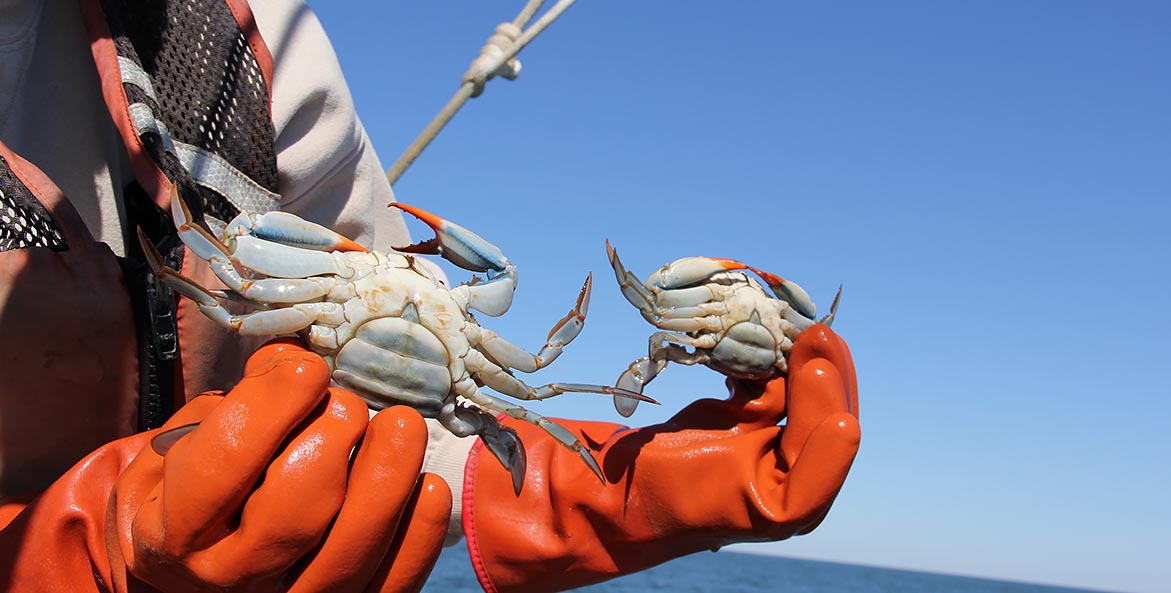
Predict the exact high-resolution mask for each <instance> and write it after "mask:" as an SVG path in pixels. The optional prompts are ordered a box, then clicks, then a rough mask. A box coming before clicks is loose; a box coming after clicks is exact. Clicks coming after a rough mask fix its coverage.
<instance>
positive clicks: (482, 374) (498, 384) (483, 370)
mask: <svg viewBox="0 0 1171 593" xmlns="http://www.w3.org/2000/svg"><path fill="white" fill-rule="evenodd" d="M464 364H465V365H466V366H467V369H468V371H469V372H471V373H472V374H474V375H475V376H476V378H477V379H479V380H481V381H482V382H483V383H484V384H485V385H487V386H488V387H491V388H492V389H495V390H496V391H499V392H500V393H503V394H505V395H508V396H511V397H515V398H516V399H523V400H541V399H549V398H551V397H555V396H558V395H561V394H562V393H597V394H601V395H613V396H615V397H622V398H630V399H634V400H638V401H644V402H649V403H652V404H657V403H659V402H657V401H655V400H654V399H653V398H650V397H647V396H645V395H643V394H641V393H636V392H634V391H628V390H626V389H619V388H617V387H611V386H609V385H593V384H589V383H548V384H546V385H541V386H540V387H533V386H531V385H529V384H527V383H525V382H524V381H521V380H520V379H517V378H516V377H514V376H513V375H511V374H509V373H508V372H507V371H505V370H504V369H502V368H500V367H499V366H497V365H496V364H495V363H493V362H492V361H490V360H488V359H487V358H485V357H484V355H483V354H480V352H479V351H477V350H474V349H473V350H469V351H468V353H467V354H466V355H465V356H464Z"/></svg>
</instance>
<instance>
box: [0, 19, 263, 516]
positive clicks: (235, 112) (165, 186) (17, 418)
mask: <svg viewBox="0 0 1171 593" xmlns="http://www.w3.org/2000/svg"><path fill="white" fill-rule="evenodd" d="M81 10H82V14H83V18H84V21H85V25H86V29H87V30H88V33H89V37H90V47H91V49H92V53H93V57H94V62H95V64H96V66H97V69H98V72H99V77H100V80H101V86H102V95H103V97H104V99H105V102H106V105H107V108H108V109H109V112H110V116H111V117H112V119H113V121H114V124H115V127H116V128H117V129H118V133H119V135H120V136H121V138H122V140H123V143H124V144H125V146H126V149H127V152H128V154H129V155H130V159H131V163H132V165H133V167H134V173H135V176H136V178H137V181H136V182H135V183H132V184H131V185H130V186H128V187H126V188H124V191H123V201H124V208H125V212H126V219H125V225H124V226H125V227H126V228H124V232H125V233H126V234H127V237H134V236H135V235H136V234H137V232H138V229H142V231H143V232H144V233H145V234H146V236H147V237H148V240H150V241H151V242H152V243H154V244H155V245H156V246H158V247H159V248H160V250H161V251H162V252H163V254H164V257H165V260H166V263H167V264H168V265H170V266H171V267H173V268H175V269H179V270H181V272H182V273H183V275H185V276H188V277H190V278H193V279H195V280H196V281H197V282H199V283H201V284H202V285H204V286H207V287H211V288H218V287H220V286H221V285H220V283H219V282H218V280H216V279H215V276H214V274H212V273H211V272H210V270H209V269H208V267H207V265H206V262H203V261H202V260H200V259H199V258H197V257H193V256H192V257H188V256H187V253H186V252H185V248H184V247H183V245H182V243H181V242H180V241H179V240H178V238H177V236H176V235H175V232H174V228H173V225H172V222H171V220H170V215H169V209H170V197H169V195H170V188H171V187H172V185H175V186H177V187H178V189H179V193H180V195H182V196H183V198H184V199H185V200H186V201H187V203H188V204H189V206H190V207H191V208H192V209H193V211H194V214H195V217H196V219H197V220H198V219H200V218H202V219H203V220H204V221H205V222H206V223H207V224H208V225H209V226H211V227H212V228H213V229H214V228H216V227H217V226H220V225H222V224H223V222H224V221H227V220H230V219H231V218H232V217H234V216H235V215H236V214H238V213H239V212H240V211H241V210H247V211H251V212H267V211H272V210H276V209H279V202H278V196H277V194H276V184H277V169H276V156H275V150H274V145H273V136H274V132H273V126H272V120H271V115H270V101H271V95H270V89H271V81H272V57H271V55H270V54H269V51H268V49H267V47H266V46H265V45H264V42H263V40H262V39H261V38H260V34H259V32H258V31H257V29H256V26H255V23H254V21H253V18H252V13H251V10H250V9H249V8H248V6H247V3H246V2H245V0H184V1H182V2H180V1H176V0H168V1H155V2H140V1H134V0H82V1H81ZM2 140H3V139H2V138H0V336H2V339H0V496H6V495H13V494H20V493H25V492H34V491H38V490H40V489H43V488H44V487H45V486H47V485H48V484H49V483H51V482H52V481H53V480H54V479H56V477H57V476H59V475H61V474H62V473H63V472H65V471H66V470H67V469H68V468H69V467H70V466H72V465H73V464H74V463H75V462H76V461H77V460H79V459H81V458H82V457H83V456H85V455H86V454H88V453H89V452H91V451H92V450H94V449H96V448H97V447H99V446H101V445H103V444H105V443H107V442H109V441H112V440H114V439H117V438H120V437H123V436H126V435H129V434H132V433H134V432H136V431H140V430H147V429H150V428H154V427H157V426H160V425H162V423H163V422H165V421H166V419H167V418H168V417H170V415H171V413H172V412H173V411H174V409H175V407H176V406H180V405H182V404H183V403H184V402H185V401H186V400H187V399H189V398H190V397H194V396H195V395H198V394H199V393H202V392H204V391H208V390H214V389H227V388H229V387H231V386H232V385H233V384H234V383H235V382H236V380H237V379H238V378H239V377H240V375H241V374H242V370H243V364H244V360H245V358H246V357H247V355H248V354H249V353H251V351H252V350H253V349H255V347H256V346H257V345H258V343H259V339H253V340H251V341H250V340H244V339H241V337H240V336H238V335H235V334H231V333H230V332H228V331H227V330H224V329H222V328H219V327H218V326H215V325H214V324H212V323H210V322H209V321H208V320H207V319H206V318H205V317H203V316H202V315H201V314H199V312H198V309H197V308H196V307H195V306H194V304H193V303H191V302H190V301H188V300H186V299H182V300H180V299H177V298H176V295H174V293H173V292H171V290H170V289H168V288H167V287H166V286H164V285H163V284H162V283H161V282H158V281H157V279H156V278H155V277H154V275H153V274H152V273H151V272H150V269H149V267H148V266H147V265H146V264H145V262H144V259H143V256H142V252H141V248H140V247H139V246H138V242H137V239H132V240H127V241H126V245H127V255H126V257H116V256H115V255H114V254H113V252H112V251H111V250H110V249H109V247H107V246H106V245H105V244H102V243H98V242H96V241H95V240H94V238H93V237H92V235H91V234H90V233H89V231H88V229H87V228H86V226H85V224H84V222H83V221H82V219H81V217H80V216H79V215H78V213H77V211H76V210H75V209H74V207H73V206H72V205H71V204H70V202H69V199H68V197H67V196H65V195H63V194H62V192H61V191H60V189H58V188H57V186H56V185H55V184H53V182H52V181H51V180H50V179H48V177H47V176H46V175H45V174H44V173H42V172H41V171H40V170H39V169H38V168H37V167H36V166H35V164H33V163H29V162H28V161H26V160H24V159H22V158H21V157H20V156H19V155H17V154H15V153H14V152H13V151H11V150H9V149H8V147H7V146H5V145H4V144H3V143H2Z"/></svg>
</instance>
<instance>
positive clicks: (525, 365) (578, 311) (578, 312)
mask: <svg viewBox="0 0 1171 593" xmlns="http://www.w3.org/2000/svg"><path fill="white" fill-rule="evenodd" d="M592 286H593V274H590V275H589V276H586V281H585V285H584V286H582V287H581V292H580V293H579V294H578V296H577V303H576V304H575V305H574V307H573V309H571V310H570V311H569V313H567V314H566V315H565V317H562V318H561V320H560V321H558V322H557V323H556V325H554V326H553V329H551V330H549V337H548V338H547V340H546V342H545V345H544V346H542V347H541V350H540V351H539V352H538V353H537V354H531V353H529V352H528V351H526V350H525V349H523V348H521V347H520V346H517V345H515V344H513V343H512V342H509V341H507V340H505V339H504V338H501V337H500V336H499V335H497V334H496V332H493V331H491V330H488V329H485V328H483V327H480V326H478V325H468V327H467V329H465V331H464V333H465V334H467V336H468V340H469V341H470V342H471V343H472V344H473V345H477V346H480V347H481V349H482V350H483V351H484V352H486V353H487V354H488V356H490V357H491V358H492V359H493V360H494V361H496V362H498V363H500V364H502V365H504V366H505V367H507V368H510V369H516V370H518V371H521V372H525V373H533V372H536V371H538V370H540V369H542V368H545V367H546V366H548V365H549V364H550V363H552V362H553V361H554V360H557V357H558V356H561V351H562V349H564V348H565V345H566V344H569V343H570V342H572V341H573V339H574V338H576V337H577V335H578V334H579V333H581V328H582V327H583V326H584V325H585V318H586V312H588V311H589V307H590V289H591V288H592Z"/></svg>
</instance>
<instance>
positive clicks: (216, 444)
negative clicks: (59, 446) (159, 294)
mask: <svg viewBox="0 0 1171 593" xmlns="http://www.w3.org/2000/svg"><path fill="white" fill-rule="evenodd" d="M328 381H329V369H328V367H327V366H326V364H325V362H324V361H323V360H322V359H321V358H320V357H318V356H316V355H314V354H311V353H309V352H307V351H306V350H305V349H304V348H303V347H302V346H301V345H300V344H299V343H297V342H295V341H289V340H285V341H277V342H272V343H269V344H267V345H265V346H264V347H262V348H261V349H260V350H258V351H257V352H256V354H254V355H253V356H252V357H251V359H250V360H249V362H248V366H247V368H246V371H245V377H244V379H242V380H241V381H240V383H239V384H238V385H237V386H236V387H235V388H234V389H233V390H232V391H231V392H230V393H229V394H228V395H227V396H225V397H221V396H217V395H205V396H201V397H199V398H196V399H194V400H192V401H191V402H190V403H189V404H188V405H186V406H185V407H183V408H182V409H181V410H180V411H179V412H178V413H177V414H176V415H175V417H174V418H172V419H171V421H169V422H168V423H167V425H166V426H164V427H163V428H161V429H159V430H158V431H152V432H149V433H143V434H140V435H136V436H133V437H130V438H127V439H123V440H120V441H115V442H114V443H111V444H109V445H107V446H105V447H102V448H101V449H99V450H98V451H96V452H95V453H93V454H92V455H90V456H89V457H87V458H86V459H84V460H82V461H81V462H80V463H79V464H78V465H77V466H75V467H74V468H73V469H72V470H70V471H69V472H68V473H67V474H66V475H65V476H64V477H62V478H61V479H60V480H58V481H57V482H55V483H54V484H53V485H52V486H51V487H50V488H49V489H48V490H47V491H45V492H44V493H43V494H42V495H41V496H40V497H39V498H37V499H36V500H34V501H33V502H32V503H31V504H29V506H28V507H26V508H25V509H24V510H23V512H21V513H20V514H19V515H18V516H17V517H16V518H15V519H13V520H12V522H11V523H9V524H8V525H7V527H5V528H4V529H3V531H0V575H5V576H7V575H11V576H8V580H7V582H6V581H5V580H4V577H3V576H0V590H4V591H16V592H23V591H36V590H46V591H65V590H69V591H87V590H88V591H99V590H100V591H106V590H113V591H117V592H126V591H150V590H153V589H152V586H153V587H155V588H158V589H160V590H163V591H167V592H171V591H207V590H213V589H214V590H221V589H231V590H233V591H297V592H308V591H363V590H366V591H417V590H419V589H420V588H422V584H423V581H424V580H425V579H426V578H427V576H428V574H429V573H430V571H431V568H432V566H433V565H434V562H435V560H436V558H437V557H438V555H439V551H440V549H441V547H442V542H443V538H444V536H445V535H446V531H447V523H448V519H449V516H450V512H451V492H450V490H449V489H448V487H447V484H446V483H444V482H443V481H442V480H441V479H439V478H437V477H435V476H432V475H429V474H424V475H423V476H422V477H421V478H420V475H419V472H420V469H421V467H422V462H423V452H424V450H425V448H426V442H427V430H426V425H425V424H424V422H423V420H422V418H421V417H420V416H419V414H418V413H417V412H416V411H414V410H412V409H410V408H405V407H397V408H390V409H387V410H384V411H382V412H380V413H379V414H378V415H377V416H375V417H374V418H373V419H372V420H370V419H369V416H368V413H367V410H366V405H365V404H364V403H363V402H362V400H361V399H359V398H358V397H357V396H355V395H354V394H352V393H349V392H347V391H344V390H339V389H329V388H327V386H328ZM195 422H198V423H199V425H198V426H197V427H195V428H194V429H193V430H190V432H189V433H187V434H183V433H184V432H186V431H185V430H180V431H178V432H167V431H168V430H170V429H175V428H177V427H182V426H185V425H189V424H191V423H195ZM180 434H183V436H181V437H178V438H177V440H175V438H176V437H177V435H180ZM159 435H163V436H161V437H160V436H159ZM155 438H157V439H158V440H156V441H155V443H156V445H159V444H160V443H165V444H162V445H159V446H160V448H163V447H169V450H167V451H166V453H165V457H164V456H160V455H159V454H158V453H157V452H155V451H154V450H153V448H152V447H151V445H150V443H151V439H155ZM172 441H173V445H171V444H170V443H171V442H172ZM359 443H360V445H359ZM355 445H359V449H358V451H357V453H356V454H355V455H354V459H353V463H352V466H351V463H350V458H351V451H352V449H353V447H354V446H355Z"/></svg>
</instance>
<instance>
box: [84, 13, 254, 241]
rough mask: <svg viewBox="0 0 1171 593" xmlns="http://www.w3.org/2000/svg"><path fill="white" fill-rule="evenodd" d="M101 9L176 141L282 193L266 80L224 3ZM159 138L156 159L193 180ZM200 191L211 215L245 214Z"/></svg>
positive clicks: (132, 95) (175, 176)
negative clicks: (141, 72)
mask: <svg viewBox="0 0 1171 593" xmlns="http://www.w3.org/2000/svg"><path fill="white" fill-rule="evenodd" d="M101 4H102V8H103V10H104V11H105V13H106V18H107V21H108V23H109V27H110V33H111V35H112V36H113V38H114V45H115V47H116V48H117V51H118V54H119V55H121V56H122V57H124V58H128V59H130V60H133V61H134V62H136V63H138V64H139V65H140V66H141V67H142V69H143V70H144V71H145V72H146V73H147V74H148V75H149V76H150V78H151V82H152V84H153V86H154V90H155V94H156V96H157V99H158V101H157V103H155V102H154V101H149V100H148V101H141V102H144V103H146V104H147V105H149V106H150V107H151V109H152V111H154V114H155V117H156V118H158V119H159V120H161V121H162V122H164V123H165V124H166V126H167V128H168V130H169V131H170V135H171V138H172V139H173V140H175V141H176V142H182V143H184V144H189V145H192V146H196V147H198V148H201V149H204V150H206V151H209V152H212V153H215V154H218V155H219V156H220V157H221V158H223V159H224V160H226V161H227V162H228V163H230V164H231V165H232V166H233V167H235V168H236V169H238V170H239V171H240V172H242V173H244V174H245V175H247V176H248V177H250V178H251V179H252V180H253V181H255V182H256V183H257V184H259V185H260V186H262V187H264V188H265V189H268V190H269V191H273V192H275V191H276V155H275V153H274V149H273V128H272V120H271V115H270V112H269V107H268V92H267V89H266V86H265V82H264V77H263V75H262V74H261V70H260V66H259V64H258V63H257V61H256V57H255V56H254V55H253V54H252V51H251V48H250V47H249V46H248V42H247V39H246V37H245V36H244V33H243V32H242V31H240V28H239V26H238V25H237V23H236V20H235V17H234V16H233V15H232V12H231V10H229V9H228V7H227V5H226V4H225V3H224V2H223V0H186V1H183V2H178V1H173V0H171V1H153V2H146V1H142V0H137V1H136V0H102V2H101ZM125 88H126V90H127V94H128V97H127V98H128V99H129V100H130V102H131V103H134V102H140V100H141V99H143V97H144V95H143V93H138V92H136V91H137V89H135V87H133V85H125ZM147 136H150V134H146V135H145V136H144V140H147V138H146V137H147ZM157 139H158V138H157V136H156V137H155V138H154V139H153V140H155V141H154V142H151V141H149V140H148V142H147V149H148V150H149V151H150V153H151V156H152V157H154V159H155V162H156V163H157V164H158V165H159V167H160V168H161V169H162V170H163V172H164V173H165V174H166V175H167V176H168V177H170V178H171V179H172V180H182V179H183V178H185V177H187V176H186V175H185V174H183V173H180V172H178V171H175V170H174V166H176V165H178V162H177V161H176V160H174V158H173V157H172V158H171V159H168V158H167V157H166V156H163V155H162V153H164V152H165V150H163V147H162V145H161V143H159V142H157ZM168 161H170V162H168ZM180 168H181V167H180ZM183 185H188V184H187V183H183ZM187 189H192V190H194V188H193V187H189V188H187ZM195 191H198V193H199V194H200V195H202V196H203V198H204V207H205V211H206V212H207V213H208V214H211V215H213V216H216V217H217V218H220V219H221V220H229V219H231V218H232V217H233V216H234V215H235V214H236V213H237V210H236V208H235V207H234V206H232V205H231V204H230V203H228V201H227V200H225V199H224V198H223V197H222V196H219V195H218V194H216V193H215V192H212V191H210V190H207V189H205V188H203V187H200V188H199V189H198V190H195ZM185 193H186V192H185ZM188 195H190V194H188Z"/></svg>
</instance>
